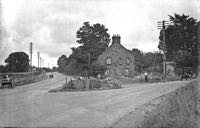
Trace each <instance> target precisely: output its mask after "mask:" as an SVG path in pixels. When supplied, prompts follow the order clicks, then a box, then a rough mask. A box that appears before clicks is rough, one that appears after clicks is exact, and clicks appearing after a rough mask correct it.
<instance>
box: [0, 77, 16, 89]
mask: <svg viewBox="0 0 200 128" xmlns="http://www.w3.org/2000/svg"><path fill="white" fill-rule="evenodd" d="M1 85H2V87H5V86H6V85H7V86H8V88H13V87H15V85H14V83H13V78H12V76H9V75H3V76H2V77H1Z"/></svg>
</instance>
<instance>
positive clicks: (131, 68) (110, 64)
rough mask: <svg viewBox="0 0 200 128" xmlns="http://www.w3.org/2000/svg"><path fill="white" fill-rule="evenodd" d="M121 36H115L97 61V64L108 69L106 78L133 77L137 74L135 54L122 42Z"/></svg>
mask: <svg viewBox="0 0 200 128" xmlns="http://www.w3.org/2000/svg"><path fill="white" fill-rule="evenodd" d="M120 38H121V37H120V36H119V35H113V37H112V44H111V45H110V46H109V47H108V48H107V49H106V50H105V51H104V52H103V53H102V54H101V55H99V57H98V59H97V63H99V64H101V65H104V66H106V67H107V71H106V72H105V75H106V76H110V77H122V76H125V77H132V76H134V73H135V59H134V56H133V53H132V52H131V51H129V50H128V49H126V48H125V47H124V46H123V45H122V44H121V42H120Z"/></svg>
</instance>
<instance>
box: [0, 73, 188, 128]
mask: <svg viewBox="0 0 200 128" xmlns="http://www.w3.org/2000/svg"><path fill="white" fill-rule="evenodd" d="M64 81H65V76H64V75H62V74H58V73H55V74H54V78H53V79H46V80H43V81H40V82H37V83H32V84H28V85H24V86H19V87H16V88H14V89H0V127H3V126H15V127H28V126H29V127H43V126H45V127H109V126H111V125H112V124H113V123H114V122H116V121H118V120H119V119H120V118H122V117H124V116H125V115H126V114H127V113H129V112H131V111H134V109H135V108H136V107H138V106H139V105H142V104H144V103H145V102H147V101H149V100H152V99H154V98H156V97H158V96H160V95H162V94H166V93H168V92H170V91H172V90H175V89H176V88H178V87H181V86H183V85H184V84H185V83H187V82H188V81H177V82H169V83H156V84H132V85H125V86H124V87H123V88H121V89H113V90H102V91H82V92H59V93H48V90H50V89H53V88H56V87H59V86H61V84H62V83H63V82H64Z"/></svg>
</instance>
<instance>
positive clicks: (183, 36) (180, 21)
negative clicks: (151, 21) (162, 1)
mask: <svg viewBox="0 0 200 128" xmlns="http://www.w3.org/2000/svg"><path fill="white" fill-rule="evenodd" d="M169 18H170V20H171V21H172V22H173V25H170V26H169V27H167V28H166V32H165V36H166V55H167V61H175V62H176V63H177V66H179V67H194V68H196V65H197V60H198V50H197V45H198V43H197V20H196V19H194V18H193V17H190V16H188V15H184V14H183V15H178V14H176V13H175V14H174V16H171V15H169ZM159 38H160V40H161V41H160V42H159V46H158V47H159V49H160V50H163V43H162V41H163V35H162V31H161V32H160V37H159Z"/></svg>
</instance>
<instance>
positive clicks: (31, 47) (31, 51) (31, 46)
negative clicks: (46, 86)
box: [29, 42, 33, 72]
mask: <svg viewBox="0 0 200 128" xmlns="http://www.w3.org/2000/svg"><path fill="white" fill-rule="evenodd" d="M29 52H30V67H31V72H32V54H33V43H32V42H30V48H29Z"/></svg>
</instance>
